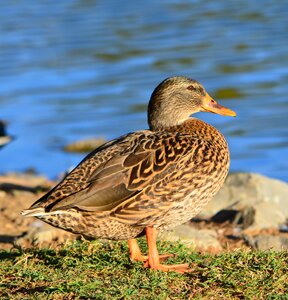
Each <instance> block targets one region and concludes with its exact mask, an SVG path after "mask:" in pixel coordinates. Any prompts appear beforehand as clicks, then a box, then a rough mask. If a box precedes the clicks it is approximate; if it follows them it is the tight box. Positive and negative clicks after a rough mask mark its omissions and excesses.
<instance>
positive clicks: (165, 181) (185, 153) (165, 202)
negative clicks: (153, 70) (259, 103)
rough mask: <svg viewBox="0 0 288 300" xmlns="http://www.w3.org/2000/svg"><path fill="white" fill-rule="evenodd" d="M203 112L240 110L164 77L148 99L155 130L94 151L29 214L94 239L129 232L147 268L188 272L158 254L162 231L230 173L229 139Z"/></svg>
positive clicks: (191, 211) (135, 256)
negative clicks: (143, 246) (143, 243)
mask: <svg viewBox="0 0 288 300" xmlns="http://www.w3.org/2000/svg"><path fill="white" fill-rule="evenodd" d="M199 111H208V112H213V113H216V114H220V115H224V116H236V113H235V112H234V111H232V110H230V109H228V108H225V107H223V106H221V105H220V104H217V102H216V101H215V100H214V99H212V98H211V97H210V96H209V95H208V93H207V92H206V91H205V89H204V88H203V86H202V85H201V84H200V83H199V82H197V81H196V80H193V79H189V78H186V77H180V76H179V77H171V78H168V79H166V80H164V81H163V82H161V83H160V84H159V85H158V86H157V87H156V89H155V90H154V92H153V94H152V96H151V99H150V102H149V106H148V123H149V128H150V129H149V130H141V131H136V132H133V133H129V134H127V135H124V136H121V137H120V138H118V139H115V140H112V141H110V142H108V143H106V144H104V145H102V146H100V147H99V148H97V149H96V150H94V151H93V152H92V153H90V154H89V155H88V156H87V157H86V158H84V160H83V161H82V162H81V163H80V164H79V165H78V166H77V167H76V168H75V169H74V170H73V171H72V172H71V173H69V174H68V175H67V176H66V178H64V179H63V180H62V181H61V182H60V183H59V184H58V185H57V186H56V187H54V188H53V189H52V190H51V191H50V192H48V193H47V194H46V195H44V196H43V197H42V198H40V199H39V200H38V201H36V202H35V203H34V204H33V205H32V206H31V208H30V209H28V210H25V211H24V212H23V215H26V216H34V217H37V218H39V219H41V220H42V221H44V222H47V223H49V224H51V225H53V226H55V227H59V228H62V229H65V230H67V231H71V232H73V233H77V234H81V235H83V236H86V237H90V238H91V237H92V238H105V239H112V240H124V239H125V240H126V239H127V240H128V245H129V249H130V256H131V259H132V260H138V261H143V262H145V263H144V266H145V267H150V268H152V269H156V270H162V271H169V270H174V271H177V272H181V273H182V272H185V271H188V265H187V264H181V265H169V266H168V265H163V264H161V263H160V259H161V258H165V257H167V256H165V255H163V256H159V254H158V250H157V247H156V235H157V231H162V230H166V229H170V228H173V227H175V226H177V225H179V224H182V223H184V222H187V221H188V220H190V219H191V218H192V217H193V216H195V215H196V214H197V213H198V212H199V211H200V210H201V208H202V207H203V206H204V205H205V204H206V203H207V202H208V201H209V200H211V199H212V197H213V196H214V195H215V194H216V192H217V191H218V190H219V189H220V187H221V186H222V184H223V182H224V179H225V177H226V175H227V173H228V168H229V160H230V159H229V151H228V146H227V143H226V141H225V138H224V137H223V135H222V134H221V133H220V132H219V131H218V130H217V129H215V128H214V127H212V126H211V125H208V124H207V123H205V122H203V121H200V120H198V119H195V118H190V117H189V116H190V115H191V114H194V113H197V112H199ZM144 232H145V233H146V238H147V244H148V256H142V254H141V251H140V249H139V246H138V244H137V241H136V240H135V239H134V238H136V237H138V236H140V235H141V234H143V233H144Z"/></svg>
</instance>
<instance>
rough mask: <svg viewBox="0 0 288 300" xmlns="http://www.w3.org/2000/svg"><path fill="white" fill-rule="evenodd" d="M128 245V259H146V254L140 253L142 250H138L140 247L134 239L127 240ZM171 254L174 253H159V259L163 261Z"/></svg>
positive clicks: (145, 260) (144, 260)
mask: <svg viewBox="0 0 288 300" xmlns="http://www.w3.org/2000/svg"><path fill="white" fill-rule="evenodd" d="M128 247H129V251H130V259H131V260H134V261H143V262H147V261H148V256H147V255H142V252H141V250H140V247H139V245H138V243H137V240H136V239H131V240H128ZM172 256H174V254H163V255H159V259H160V261H163V260H165V259H167V258H169V257H172Z"/></svg>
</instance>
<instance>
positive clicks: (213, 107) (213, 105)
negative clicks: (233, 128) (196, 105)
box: [201, 93, 236, 117]
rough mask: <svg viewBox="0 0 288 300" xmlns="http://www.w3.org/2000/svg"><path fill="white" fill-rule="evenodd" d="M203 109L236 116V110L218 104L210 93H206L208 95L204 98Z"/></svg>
mask: <svg viewBox="0 0 288 300" xmlns="http://www.w3.org/2000/svg"><path fill="white" fill-rule="evenodd" d="M201 111H206V112H212V113H214V114H218V115H222V116H231V117H235V116H236V112H235V111H233V110H231V109H229V108H227V107H225V106H222V105H220V104H218V103H217V102H216V101H215V100H214V99H213V98H212V97H211V96H210V95H209V94H208V93H206V96H205V97H204V99H203V102H202V106H201Z"/></svg>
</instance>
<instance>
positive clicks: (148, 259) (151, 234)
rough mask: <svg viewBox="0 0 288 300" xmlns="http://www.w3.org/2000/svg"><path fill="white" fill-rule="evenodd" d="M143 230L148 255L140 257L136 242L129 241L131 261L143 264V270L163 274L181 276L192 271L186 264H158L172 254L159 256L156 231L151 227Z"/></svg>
mask: <svg viewBox="0 0 288 300" xmlns="http://www.w3.org/2000/svg"><path fill="white" fill-rule="evenodd" d="M145 230H146V239H147V244H148V255H147V256H146V255H142V253H141V250H140V248H139V245H138V243H137V241H136V240H135V239H131V240H128V246H129V250H130V258H131V260H134V261H142V262H144V265H143V267H144V268H151V269H153V270H161V271H164V272H169V271H174V272H178V273H181V274H183V273H186V272H191V271H192V269H189V265H188V264H177V265H162V264H161V263H160V262H161V261H163V260H165V259H167V258H169V257H172V256H174V254H162V255H159V253H158V250H157V246H156V238H157V231H156V229H155V228H153V227H147V228H146V229H145Z"/></svg>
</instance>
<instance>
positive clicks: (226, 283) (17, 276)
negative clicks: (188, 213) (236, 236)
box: [0, 239, 288, 300]
mask: <svg viewBox="0 0 288 300" xmlns="http://www.w3.org/2000/svg"><path fill="white" fill-rule="evenodd" d="M140 245H141V247H143V249H144V251H146V244H145V242H144V240H143V239H140ZM159 250H160V252H161V253H177V256H176V257H174V258H172V259H169V260H168V261H167V263H181V262H189V263H190V264H191V268H192V269H193V272H191V273H188V274H185V275H181V274H178V273H173V272H169V273H164V272H161V271H153V270H150V269H144V268H142V264H141V263H131V262H130V260H129V257H128V248H127V245H126V243H125V242H108V243H104V244H102V243H100V242H97V241H95V242H92V243H91V242H83V241H77V242H74V243H71V244H67V245H65V246H63V247H61V248H59V249H57V250H52V249H27V250H19V249H13V250H11V251H0V299H53V300H54V299H217V300H218V299H257V300H258V299H271V300H272V299H273V300H274V299H287V300H288V275H287V273H288V272H287V271H288V270H287V266H288V254H287V252H278V253H277V252H252V251H249V252H247V251H246V252H244V251H236V252H231V253H224V254H220V255H208V254H200V253H197V252H193V251H192V250H190V249H188V248H186V247H185V246H182V245H179V244H172V243H166V242H160V243H159Z"/></svg>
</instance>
